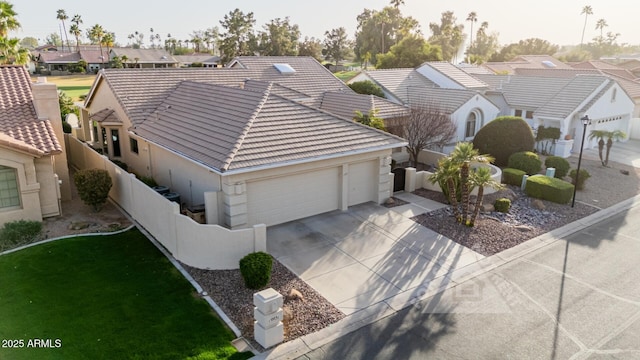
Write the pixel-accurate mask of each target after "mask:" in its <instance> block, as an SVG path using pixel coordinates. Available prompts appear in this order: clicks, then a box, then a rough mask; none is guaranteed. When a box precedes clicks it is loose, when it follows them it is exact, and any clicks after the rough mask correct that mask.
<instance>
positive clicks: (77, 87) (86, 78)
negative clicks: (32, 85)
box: [31, 74, 96, 101]
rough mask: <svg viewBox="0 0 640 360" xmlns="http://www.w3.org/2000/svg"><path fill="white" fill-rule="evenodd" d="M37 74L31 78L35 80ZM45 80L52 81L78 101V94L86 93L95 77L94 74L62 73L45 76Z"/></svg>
mask: <svg viewBox="0 0 640 360" xmlns="http://www.w3.org/2000/svg"><path fill="white" fill-rule="evenodd" d="M37 78H38V75H34V76H32V78H31V80H33V81H36V80H37ZM46 78H47V82H50V83H54V84H56V85H57V86H58V89H60V90H62V91H64V92H65V93H66V94H67V95H69V96H70V97H71V98H72V99H73V101H78V100H79V99H80V95H84V94H88V93H89V90H90V89H91V85H93V81H94V80H95V79H96V76H95V75H77V74H76V75H63V76H47V77H46Z"/></svg>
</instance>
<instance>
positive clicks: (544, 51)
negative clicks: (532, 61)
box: [491, 38, 559, 61]
mask: <svg viewBox="0 0 640 360" xmlns="http://www.w3.org/2000/svg"><path fill="white" fill-rule="evenodd" d="M558 49H559V46H558V45H553V44H551V43H550V42H548V41H547V40H543V39H539V38H530V39H525V40H520V41H518V42H517V43H512V44H509V45H507V46H505V47H503V48H502V49H501V50H500V52H499V53H495V54H494V55H493V56H491V61H510V60H513V59H514V58H515V57H516V56H519V55H553V54H555V53H556V52H558Z"/></svg>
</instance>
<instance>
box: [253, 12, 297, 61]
mask: <svg viewBox="0 0 640 360" xmlns="http://www.w3.org/2000/svg"><path fill="white" fill-rule="evenodd" d="M258 38H259V49H260V54H261V55H263V56H285V55H286V56H294V55H297V54H298V40H299V39H300V29H299V27H298V25H297V24H291V22H290V21H289V17H288V16H287V17H285V18H284V19H280V18H275V19H273V20H271V21H270V22H269V23H267V24H265V25H264V31H262V32H260V34H259V35H258Z"/></svg>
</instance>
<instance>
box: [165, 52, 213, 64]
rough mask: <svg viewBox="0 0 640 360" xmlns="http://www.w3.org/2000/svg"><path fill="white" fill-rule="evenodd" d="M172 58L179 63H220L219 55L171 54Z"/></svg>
mask: <svg viewBox="0 0 640 360" xmlns="http://www.w3.org/2000/svg"><path fill="white" fill-rule="evenodd" d="M173 58H174V59H176V60H177V61H178V62H179V63H181V64H193V63H195V62H200V63H203V64H219V63H220V56H214V55H211V54H193V55H173Z"/></svg>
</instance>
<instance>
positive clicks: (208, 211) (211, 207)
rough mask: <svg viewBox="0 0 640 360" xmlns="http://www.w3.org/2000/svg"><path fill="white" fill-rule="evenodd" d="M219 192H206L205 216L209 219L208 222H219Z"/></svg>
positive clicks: (214, 223)
mask: <svg viewBox="0 0 640 360" xmlns="http://www.w3.org/2000/svg"><path fill="white" fill-rule="evenodd" d="M218 194H219V192H217V191H207V192H205V193H204V216H205V217H206V219H207V224H211V225H217V224H218V222H219V220H218V219H219V215H220V214H219V211H218Z"/></svg>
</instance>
